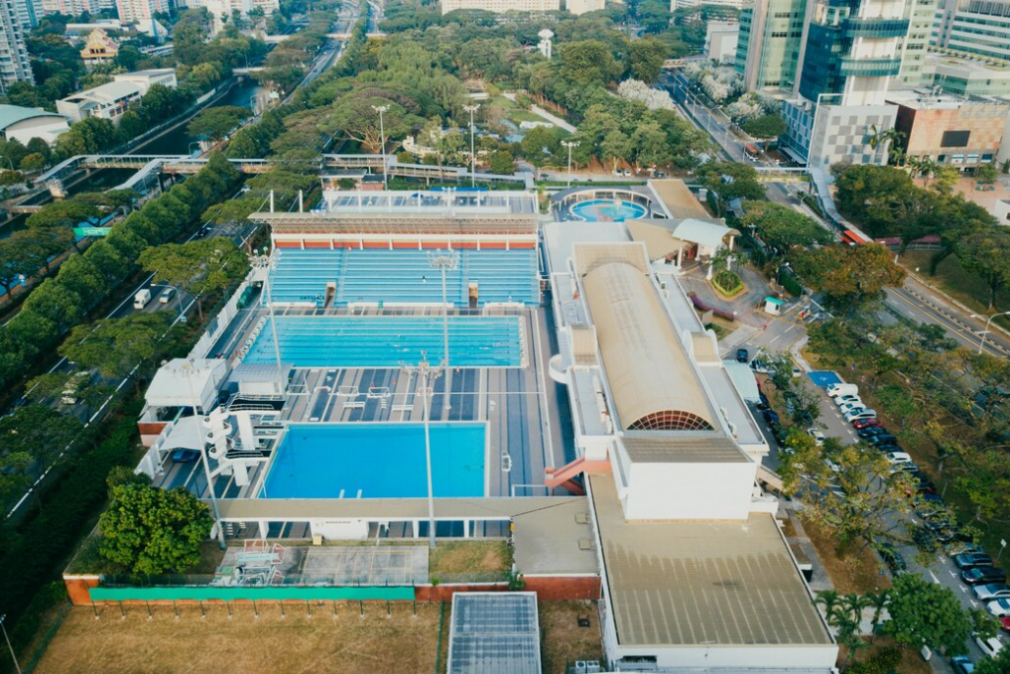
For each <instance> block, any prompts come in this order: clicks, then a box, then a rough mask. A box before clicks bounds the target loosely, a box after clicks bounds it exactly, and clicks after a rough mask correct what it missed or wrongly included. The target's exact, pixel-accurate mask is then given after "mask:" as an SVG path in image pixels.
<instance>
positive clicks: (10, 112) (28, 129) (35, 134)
mask: <svg viewBox="0 0 1010 674" xmlns="http://www.w3.org/2000/svg"><path fill="white" fill-rule="evenodd" d="M69 130H70V125H69V124H68V123H67V118H66V117H64V116H63V115H57V114H56V113H54V112H46V111H45V110H37V109H35V108H22V107H20V106H18V105H0V136H3V139H4V140H17V141H20V143H21V144H22V145H27V144H28V141H30V140H31V139H32V138H41V139H42V140H44V141H46V143H48V144H50V145H52V144H53V143H54V142H56V137H57V136H59V135H60V134H61V133H63V132H65V131H69Z"/></svg>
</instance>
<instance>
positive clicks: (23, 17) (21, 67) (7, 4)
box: [0, 0, 35, 89]
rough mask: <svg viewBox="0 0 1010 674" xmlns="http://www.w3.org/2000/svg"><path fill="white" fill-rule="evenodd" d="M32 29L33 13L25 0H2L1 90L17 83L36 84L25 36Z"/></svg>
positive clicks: (0, 25)
mask: <svg viewBox="0 0 1010 674" xmlns="http://www.w3.org/2000/svg"><path fill="white" fill-rule="evenodd" d="M30 27H31V13H29V11H28V5H27V4H26V2H25V0H0V54H2V55H3V58H0V88H2V89H6V88H7V87H8V86H10V85H11V84H14V83H15V82H29V83H31V84H34V83H35V78H34V76H33V75H32V66H31V62H30V61H29V60H28V48H27V47H25V34H26V32H27V31H28V30H29V29H30Z"/></svg>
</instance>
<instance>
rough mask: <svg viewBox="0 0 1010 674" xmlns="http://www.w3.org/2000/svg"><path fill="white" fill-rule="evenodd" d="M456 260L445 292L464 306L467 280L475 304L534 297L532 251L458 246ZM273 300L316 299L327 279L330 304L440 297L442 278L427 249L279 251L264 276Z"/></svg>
mask: <svg viewBox="0 0 1010 674" xmlns="http://www.w3.org/2000/svg"><path fill="white" fill-rule="evenodd" d="M459 255H460V259H459V264H458V265H457V267H456V269H455V270H452V271H450V272H448V274H447V275H446V293H447V296H448V298H449V300H450V301H451V302H453V303H454V304H456V305H457V306H465V305H466V304H467V299H468V298H467V295H468V289H469V284H470V283H477V284H478V297H479V303H480V304H488V303H495V302H509V301H512V302H520V303H523V304H536V303H538V302H539V299H540V292H539V286H538V281H537V255H536V250H534V249H516V250H461V251H459ZM270 282H271V292H272V295H273V298H274V301H275V302H279V303H291V302H322V300H323V298H324V297H325V295H326V285H327V283H332V282H336V285H337V292H336V296H335V298H334V304H335V305H337V306H343V305H347V304H349V303H355V302H390V303H417V304H422V303H424V304H434V303H438V302H441V301H442V276H441V273H440V272H439V271H438V270H436V269H433V268H432V267H431V264H430V262H429V260H428V251H422V250H375V249H371V250H357V249H338V250H320V249H307V250H298V249H281V250H278V251H277V261H276V268H275V269H274V270H273V271H272V272H271V276H270Z"/></svg>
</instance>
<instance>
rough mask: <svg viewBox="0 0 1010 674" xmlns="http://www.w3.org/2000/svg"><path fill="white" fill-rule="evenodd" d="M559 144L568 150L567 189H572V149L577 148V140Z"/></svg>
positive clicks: (564, 141)
mask: <svg viewBox="0 0 1010 674" xmlns="http://www.w3.org/2000/svg"><path fill="white" fill-rule="evenodd" d="M561 144H562V145H564V146H565V147H567V148H568V188H569V189H571V187H572V149H573V148H576V147H578V146H579V141H577V140H563V141H561Z"/></svg>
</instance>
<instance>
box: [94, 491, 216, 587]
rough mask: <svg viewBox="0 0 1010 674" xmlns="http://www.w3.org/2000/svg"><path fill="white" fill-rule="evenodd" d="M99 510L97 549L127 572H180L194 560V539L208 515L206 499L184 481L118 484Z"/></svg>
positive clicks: (201, 537)
mask: <svg viewBox="0 0 1010 674" xmlns="http://www.w3.org/2000/svg"><path fill="white" fill-rule="evenodd" d="M109 498H110V500H111V503H110V504H109V507H108V509H107V510H106V511H105V512H104V513H102V516H101V518H100V519H99V521H98V528H99V531H100V532H101V534H102V546H101V554H102V556H103V557H105V558H106V559H108V560H109V561H111V562H113V563H115V564H118V565H120V566H122V567H123V568H125V569H126V570H128V571H130V572H133V573H144V574H159V573H165V572H168V571H176V572H182V571H185V570H186V569H188V568H190V567H192V566H194V565H195V564H196V563H197V562H199V561H200V544H201V543H202V542H203V541H205V540H206V539H207V536H208V535H209V534H210V530H211V526H212V525H213V520H212V519H211V516H210V512H209V509H208V508H207V505H206V504H204V503H202V502H201V501H200V500H199V499H197V498H196V496H194V495H193V494H192V492H190V491H188V490H187V489H186V488H185V487H176V488H175V489H170V490H167V491H166V490H164V489H158V488H155V487H151V486H148V485H144V484H137V483H131V482H128V483H125V484H118V485H116V486H114V487H112V489H110V490H109Z"/></svg>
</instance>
